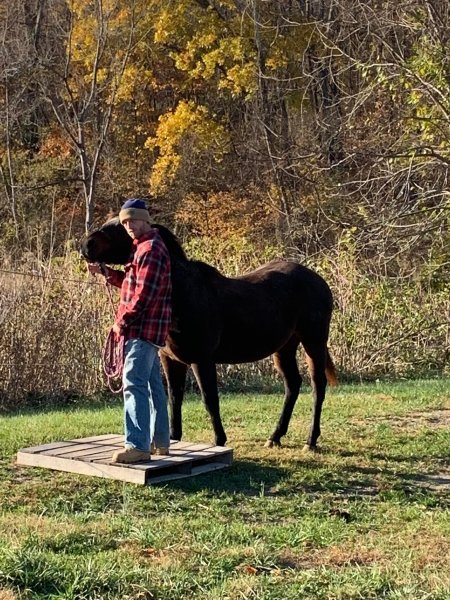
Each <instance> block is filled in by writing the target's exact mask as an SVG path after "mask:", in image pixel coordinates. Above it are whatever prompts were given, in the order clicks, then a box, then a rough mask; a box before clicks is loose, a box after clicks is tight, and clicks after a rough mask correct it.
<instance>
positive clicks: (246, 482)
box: [165, 460, 450, 508]
mask: <svg viewBox="0 0 450 600" xmlns="http://www.w3.org/2000/svg"><path fill="white" fill-rule="evenodd" d="M317 468H318V465H317V463H315V462H314V461H307V460H306V461H302V462H301V463H299V464H298V465H295V464H291V465H289V466H288V467H280V466H279V465H273V464H268V461H267V460H266V462H265V463H264V464H259V463H256V462H252V461H242V460H237V461H235V462H234V463H233V465H232V466H231V467H230V468H229V469H224V470H223V471H216V472H214V473H209V474H203V475H200V476H196V477H192V478H187V479H181V480H174V481H172V482H171V481H169V482H166V483H165V485H166V486H168V487H170V488H172V489H177V490H180V491H183V492H186V493H198V492H200V491H203V492H204V491H205V490H207V491H209V492H210V493H212V494H214V495H220V494H222V493H226V494H241V495H244V496H259V497H270V496H273V497H289V496H292V495H293V494H306V495H310V496H312V497H313V498H315V499H318V498H320V497H327V498H329V497H330V496H333V497H334V498H335V499H336V498H338V499H341V500H342V499H343V500H346V501H350V502H351V501H360V500H364V499H365V498H367V499H369V498H372V499H380V500H383V499H384V500H388V499H393V498H395V499H397V500H398V501H399V502H402V503H411V504H416V503H421V504H425V505H427V506H428V507H438V506H439V507H441V508H448V507H450V495H449V493H448V492H449V486H450V479H449V478H447V477H446V476H442V475H441V476H433V475H415V474H411V473H399V472H398V471H397V470H395V469H384V470H383V472H382V473H380V469H379V468H376V467H363V466H358V467H356V466H352V467H349V466H342V467H340V468H338V469H333V472H332V473H331V472H330V471H328V470H327V472H326V473H324V474H319V475H318V473H317Z"/></svg>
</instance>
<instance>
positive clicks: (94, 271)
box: [88, 263, 108, 275]
mask: <svg viewBox="0 0 450 600" xmlns="http://www.w3.org/2000/svg"><path fill="white" fill-rule="evenodd" d="M107 268H108V267H100V265H99V264H98V263H88V271H89V273H90V274H91V275H105V273H106V269H107ZM102 269H103V270H102Z"/></svg>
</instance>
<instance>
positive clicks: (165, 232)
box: [152, 223, 188, 261]
mask: <svg viewBox="0 0 450 600" xmlns="http://www.w3.org/2000/svg"><path fill="white" fill-rule="evenodd" d="M152 227H154V228H155V229H157V230H158V231H159V234H160V236H161V237H162V240H163V242H164V244H165V245H166V248H167V250H168V251H169V254H170V256H171V257H173V258H178V259H179V260H186V261H187V260H188V257H187V256H186V252H185V251H184V250H183V248H182V246H181V244H180V242H179V240H178V238H177V237H176V235H175V234H174V233H172V232H171V231H170V230H169V229H167V227H164V225H159V224H158V223H152Z"/></svg>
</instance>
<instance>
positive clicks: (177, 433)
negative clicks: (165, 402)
mask: <svg viewBox="0 0 450 600" xmlns="http://www.w3.org/2000/svg"><path fill="white" fill-rule="evenodd" d="M160 358H161V364H162V366H163V369H164V374H165V376H166V381H167V395H168V397H169V407H170V438H171V439H172V440H181V435H182V433H183V430H182V420H181V406H182V404H183V397H184V388H185V385H186V373H187V370H188V366H187V365H185V364H184V363H181V362H178V361H177V360H173V358H170V357H169V356H167V355H166V354H164V353H163V352H161V354H160Z"/></svg>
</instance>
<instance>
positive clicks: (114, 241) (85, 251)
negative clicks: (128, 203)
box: [81, 218, 132, 265]
mask: <svg viewBox="0 0 450 600" xmlns="http://www.w3.org/2000/svg"><path fill="white" fill-rule="evenodd" d="M131 251H132V239H131V237H130V236H129V235H128V233H127V232H126V230H125V227H124V226H123V225H121V224H120V222H119V219H118V218H115V219H111V220H110V221H107V222H106V223H105V224H104V225H102V226H101V227H100V229H96V230H95V231H93V232H92V233H90V234H89V235H88V236H86V237H85V239H84V240H83V242H82V243H81V254H82V256H83V257H84V258H85V259H86V260H87V261H88V262H92V263H94V262H101V263H108V264H113V265H123V264H125V263H127V262H128V260H129V258H130V254H131Z"/></svg>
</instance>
